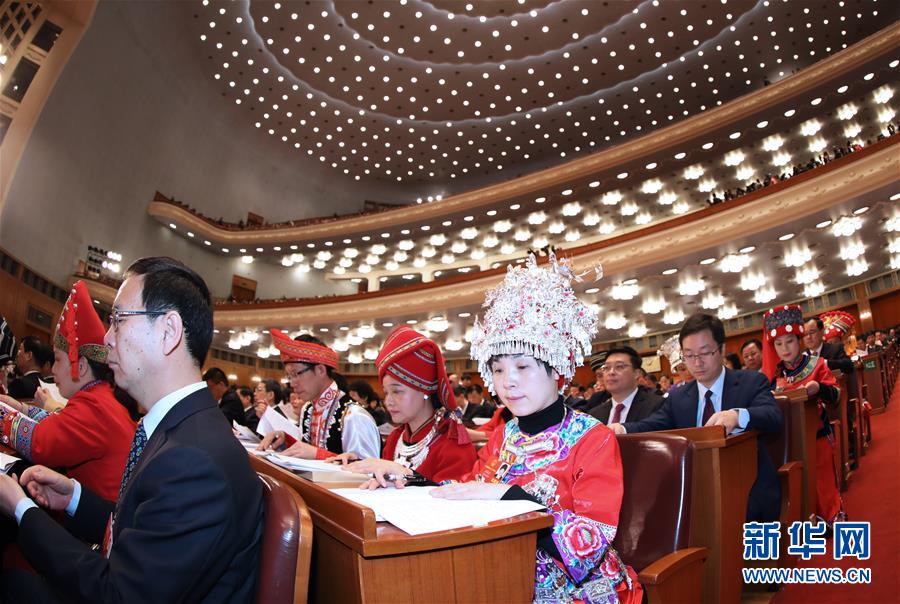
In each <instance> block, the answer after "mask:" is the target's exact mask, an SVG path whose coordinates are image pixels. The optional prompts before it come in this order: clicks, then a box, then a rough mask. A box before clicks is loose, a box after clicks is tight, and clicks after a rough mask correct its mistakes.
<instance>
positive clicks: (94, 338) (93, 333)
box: [53, 281, 109, 380]
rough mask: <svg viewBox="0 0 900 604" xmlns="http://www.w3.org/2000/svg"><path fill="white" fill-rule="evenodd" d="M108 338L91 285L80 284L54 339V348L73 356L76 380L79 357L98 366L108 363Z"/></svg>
mask: <svg viewBox="0 0 900 604" xmlns="http://www.w3.org/2000/svg"><path fill="white" fill-rule="evenodd" d="M105 335H106V327H104V325H103V321H101V320H100V317H99V315H97V311H96V310H94V303H93V301H92V300H91V294H90V293H89V292H88V289H87V285H85V284H84V281H76V282H75V284H74V285H73V286H72V291H71V292H70V293H69V299H68V300H66V305H65V306H64V307H63V311H62V314H61V315H60V316H59V321H58V322H57V323H56V333H55V334H54V336H53V346H55V347H56V348H58V349H59V350H62V351H63V352H67V353H69V361H71V363H72V379H73V380H77V379H78V356H79V355H81V356H83V357H85V358H87V359H90V360H92V361H97V362H98V363H106V359H107V357H108V356H109V348H107V347H106V345H105V344H104V343H103V337H104V336H105Z"/></svg>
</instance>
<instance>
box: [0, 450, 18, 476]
mask: <svg viewBox="0 0 900 604" xmlns="http://www.w3.org/2000/svg"><path fill="white" fill-rule="evenodd" d="M17 461H19V458H18V457H15V456H13V455H7V454H6V453H0V472H2V473H3V474H6V473H7V472H9V470H10V468H12V467H13V464H14V463H16V462H17Z"/></svg>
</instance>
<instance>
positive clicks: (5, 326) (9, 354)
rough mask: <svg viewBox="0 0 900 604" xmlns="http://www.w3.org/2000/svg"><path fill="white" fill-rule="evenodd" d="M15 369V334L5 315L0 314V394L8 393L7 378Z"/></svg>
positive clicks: (8, 378)
mask: <svg viewBox="0 0 900 604" xmlns="http://www.w3.org/2000/svg"><path fill="white" fill-rule="evenodd" d="M15 371H16V336H15V334H13V330H12V327H10V326H9V323H8V322H7V321H6V317H4V316H3V315H0V394H9V391H8V390H7V387H8V384H9V380H10V378H11V377H12V376H13V375H14V373H15Z"/></svg>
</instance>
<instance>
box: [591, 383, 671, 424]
mask: <svg viewBox="0 0 900 604" xmlns="http://www.w3.org/2000/svg"><path fill="white" fill-rule="evenodd" d="M665 400H666V399H664V398H663V397H661V396H659V395H658V394H656V393H655V392H652V391H650V390H648V389H646V388H644V387H643V386H638V389H637V392H636V393H635V395H634V398H633V399H632V401H631V406H630V407H629V408H628V415H626V416H625V417H623V418H622V420H623V423H624V422H637V421H640V420H642V419H646V418H648V417H650V416H651V415H653V413H654V412H655V411H656V410H657V409H659V408H660V407H662V405H663V403H664V402H665ZM612 408H613V401H612V398H608V399H607V400H606V401H604V402H602V403H600V404H599V405H598V406H597V407H594V408H593V409H591V410H590V411H588V413H589V414H590V415H593V416H594V417H596V418H597V419H599V420H600V421H601V422H603V423H604V424H608V423H609V414H610V413H611V412H612Z"/></svg>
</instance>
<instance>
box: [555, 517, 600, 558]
mask: <svg viewBox="0 0 900 604" xmlns="http://www.w3.org/2000/svg"><path fill="white" fill-rule="evenodd" d="M563 537H565V539H566V543H568V544H569V549H571V550H572V553H574V554H575V556H576V557H578V558H589V557H590V556H591V555H593V554H594V553H595V552H596V551H597V550H599V549H600V548H602V547H603V535H602V533H601V532H600V529H599V528H597V527H596V526H594V525H593V524H591V523H590V522H587V521H585V520H583V519H581V518H576V519H574V520H573V521H572V522H571V523H570V524H568V525H567V526H566V527H565V528H564V529H563Z"/></svg>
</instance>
